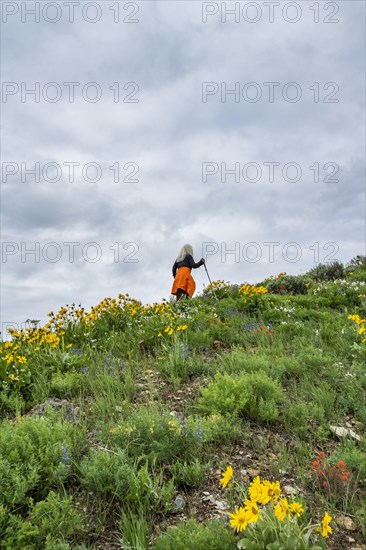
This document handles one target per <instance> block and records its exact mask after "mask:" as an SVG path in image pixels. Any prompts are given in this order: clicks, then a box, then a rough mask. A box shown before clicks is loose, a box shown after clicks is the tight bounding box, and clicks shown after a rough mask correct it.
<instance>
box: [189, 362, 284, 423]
mask: <svg viewBox="0 0 366 550" xmlns="http://www.w3.org/2000/svg"><path fill="white" fill-rule="evenodd" d="M281 399H282V390H281V386H280V385H279V383H278V382H277V380H272V378H270V377H269V376H268V375H266V374H265V373H263V372H254V373H246V372H244V373H242V374H241V375H239V376H231V375H228V374H221V373H218V374H216V376H215V380H214V382H212V383H211V384H209V385H208V387H207V388H203V389H202V397H201V400H200V406H201V408H202V409H203V410H204V411H206V412H208V413H219V414H223V415H225V414H231V415H232V414H238V415H243V416H247V417H249V418H251V419H253V420H261V421H263V422H273V421H274V420H276V418H277V417H278V414H279V411H278V404H279V402H280V401H281Z"/></svg>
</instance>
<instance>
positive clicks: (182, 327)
mask: <svg viewBox="0 0 366 550" xmlns="http://www.w3.org/2000/svg"><path fill="white" fill-rule="evenodd" d="M187 328H188V326H187V325H179V327H177V330H187Z"/></svg>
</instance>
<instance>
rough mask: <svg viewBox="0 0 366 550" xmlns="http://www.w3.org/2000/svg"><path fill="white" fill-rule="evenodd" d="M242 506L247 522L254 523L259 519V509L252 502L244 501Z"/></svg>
mask: <svg viewBox="0 0 366 550" xmlns="http://www.w3.org/2000/svg"><path fill="white" fill-rule="evenodd" d="M244 504H245V513H246V518H247V522H248V523H255V522H256V521H257V520H258V518H259V508H258V506H257V504H256V503H255V502H253V501H252V500H246V501H245V502H244Z"/></svg>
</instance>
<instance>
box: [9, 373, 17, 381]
mask: <svg viewBox="0 0 366 550" xmlns="http://www.w3.org/2000/svg"><path fill="white" fill-rule="evenodd" d="M9 378H10V380H13V381H15V380H19V378H18V377H17V375H16V374H11V375H10V376H9Z"/></svg>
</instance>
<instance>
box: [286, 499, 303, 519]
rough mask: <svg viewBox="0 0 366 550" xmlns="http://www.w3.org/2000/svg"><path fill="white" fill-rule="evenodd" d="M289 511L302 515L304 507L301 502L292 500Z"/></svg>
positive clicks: (298, 515)
mask: <svg viewBox="0 0 366 550" xmlns="http://www.w3.org/2000/svg"><path fill="white" fill-rule="evenodd" d="M289 511H290V512H292V513H294V514H296V515H297V517H300V514H302V513H303V512H304V508H303V507H302V504H300V502H291V504H290V506H289Z"/></svg>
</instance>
